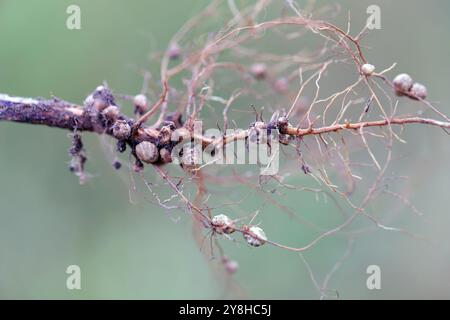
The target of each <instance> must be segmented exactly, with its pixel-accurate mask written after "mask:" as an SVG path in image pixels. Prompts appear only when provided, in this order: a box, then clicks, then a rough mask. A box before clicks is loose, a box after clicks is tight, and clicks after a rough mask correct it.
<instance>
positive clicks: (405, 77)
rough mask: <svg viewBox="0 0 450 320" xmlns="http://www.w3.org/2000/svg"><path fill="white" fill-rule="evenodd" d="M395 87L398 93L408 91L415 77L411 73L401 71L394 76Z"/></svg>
mask: <svg viewBox="0 0 450 320" xmlns="http://www.w3.org/2000/svg"><path fill="white" fill-rule="evenodd" d="M393 83H394V88H395V91H396V92H397V94H403V93H406V92H408V91H409V90H410V89H411V87H412V86H413V79H412V78H411V76H410V75H409V74H406V73H401V74H399V75H397V76H396V77H395V78H394V81H393Z"/></svg>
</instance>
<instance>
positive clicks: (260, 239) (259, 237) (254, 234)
mask: <svg viewBox="0 0 450 320" xmlns="http://www.w3.org/2000/svg"><path fill="white" fill-rule="evenodd" d="M244 239H245V241H247V243H248V244H249V245H251V246H252V247H259V246H262V245H263V244H265V243H266V241H267V236H266V234H265V233H264V230H263V229H261V228H260V227H257V226H251V227H248V228H247V232H246V233H244Z"/></svg>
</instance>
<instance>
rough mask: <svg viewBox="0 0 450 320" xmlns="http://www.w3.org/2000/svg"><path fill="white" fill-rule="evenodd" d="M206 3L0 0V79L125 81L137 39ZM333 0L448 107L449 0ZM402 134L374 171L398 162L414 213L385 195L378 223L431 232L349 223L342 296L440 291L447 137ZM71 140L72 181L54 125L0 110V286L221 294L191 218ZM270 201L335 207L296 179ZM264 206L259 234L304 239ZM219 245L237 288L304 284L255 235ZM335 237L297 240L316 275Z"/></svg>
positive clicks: (63, 294)
mask: <svg viewBox="0 0 450 320" xmlns="http://www.w3.org/2000/svg"><path fill="white" fill-rule="evenodd" d="M207 3H208V1H198V0H197V1H164V0H158V1H157V0H152V1H144V0H140V1H137V0H133V1H117V0H114V1H112V0H108V1H107V0H95V1H88V0H85V1H76V0H71V1H66V0H63V1H60V0H58V1H56V0H54V1H51V0H46V1H25V0H14V1H12V0H11V1H6V0H0V39H1V43H2V49H1V50H0V92H1V93H7V94H9V95H17V96H30V97H36V96H44V97H48V96H50V95H52V94H53V95H56V96H58V97H62V98H64V99H66V100H69V101H74V102H81V101H82V100H83V99H84V98H85V97H86V96H87V95H88V94H89V93H90V92H91V91H92V90H93V89H94V88H95V87H96V86H97V85H99V84H101V83H102V81H104V80H106V81H107V82H108V84H109V85H110V87H112V88H113V89H114V90H115V91H116V92H121V93H129V94H136V93H138V92H139V91H140V88H141V86H142V76H141V70H143V69H149V70H151V71H152V72H154V73H155V74H157V71H158V64H155V63H151V62H150V60H149V53H151V52H156V51H163V50H164V48H165V47H166V45H167V42H168V41H169V40H170V37H171V36H172V35H173V34H174V33H175V32H176V31H177V30H178V29H179V28H180V27H181V26H182V24H183V23H184V22H185V21H186V20H187V19H189V18H190V17H192V16H194V15H196V14H197V13H198V12H199V11H200V10H201V9H202V8H203V7H204V6H205V5H206V4H207ZM246 3H250V1H246ZM300 3H301V4H303V1H300ZM320 3H323V2H319V5H320ZM339 3H340V4H341V6H342V13H341V14H340V16H339V17H338V18H336V20H335V22H336V23H337V24H339V25H341V26H343V27H344V28H345V26H346V18H347V14H346V13H347V11H348V10H350V11H351V14H352V31H353V33H355V32H357V30H360V29H361V28H362V26H363V25H364V23H365V19H366V17H367V14H366V8H367V6H369V5H371V4H378V5H379V6H380V8H381V19H382V22H381V23H382V29H381V30H375V31H373V32H371V33H370V34H369V36H368V38H367V40H366V41H365V44H367V45H368V46H370V48H367V50H368V51H367V52H368V53H367V55H368V57H369V60H370V61H371V62H373V63H374V64H375V65H379V66H389V65H390V64H391V63H392V62H395V61H396V62H398V67H397V69H396V70H407V71H408V72H409V73H411V74H412V75H413V76H414V77H415V78H417V79H420V81H421V82H423V83H426V84H427V87H428V90H429V96H430V99H431V100H432V101H433V102H437V104H438V105H439V106H440V107H441V110H443V111H444V112H445V113H446V114H450V97H449V85H450V82H449V79H450V74H449V70H450V63H449V60H448V59H449V57H450V42H449V41H448V40H449V39H450V20H449V19H448V16H449V13H450V2H448V1H446V0H440V1H438V0H434V1H426V2H425V1H419V0H413V1H406V0H403V1H374V0H370V1H356V0H354V1H339ZM70 4H77V5H79V6H80V8H81V19H82V20H81V21H82V24H81V26H82V29H81V30H78V31H77V30H68V29H67V28H66V25H65V23H66V18H67V14H66V8H67V6H69V5H70ZM217 27H220V25H217ZM211 31H214V30H211ZM405 105H408V102H406V103H405ZM405 138H406V139H407V140H408V142H409V143H408V144H407V145H403V146H398V147H399V148H400V149H399V150H400V151H401V154H402V155H406V156H404V157H402V158H400V159H397V160H396V162H395V163H394V165H393V166H392V168H391V169H390V171H389V173H393V174H405V175H406V174H407V175H409V176H410V180H409V181H408V184H407V185H408V188H409V190H410V193H409V195H410V196H411V198H412V200H413V201H414V204H415V205H416V207H418V208H419V209H420V210H422V211H424V212H425V213H426V216H427V220H426V221H425V220H423V219H418V218H417V217H415V216H414V215H413V214H412V213H411V210H410V209H409V208H403V204H402V203H398V202H399V201H397V207H400V209H396V210H400V211H399V216H400V217H402V218H401V219H397V220H394V221H393V224H394V225H396V226H400V227H404V228H407V229H408V230H413V231H414V232H417V233H420V234H424V235H426V236H431V237H432V243H431V244H428V243H424V242H420V241H416V240H414V239H411V238H408V237H405V236H402V235H400V234H398V233H389V232H386V231H377V232H374V233H369V234H367V235H362V236H361V237H358V238H357V239H356V242H355V246H354V250H353V252H352V254H351V255H350V257H349V259H348V260H346V261H345V262H344V263H343V265H342V268H341V269H340V270H339V271H338V272H337V273H336V274H335V276H334V277H333V278H332V280H331V282H330V286H329V287H330V288H333V289H338V290H339V294H340V297H341V298H344V299H345V298H364V299H377V298H395V297H397V298H450V281H449V270H450V232H449V231H448V230H449V229H450V208H449V205H448V199H447V197H448V196H449V190H450V170H449V163H450V143H449V140H448V136H447V135H445V134H444V133H443V132H442V130H439V129H436V128H426V127H421V126H414V127H410V128H409V129H407V130H406V133H405ZM85 142H86V147H87V150H88V155H89V162H88V169H87V170H88V171H89V172H90V173H92V174H93V178H92V179H91V180H90V182H89V183H88V184H86V185H83V186H80V185H79V183H78V180H77V178H76V177H74V176H73V175H72V174H71V173H70V172H69V170H67V162H68V161H69V158H68V155H67V151H66V150H67V149H68V147H69V138H68V133H67V132H64V131H62V130H55V129H49V128H46V127H38V126H29V125H22V124H13V123H5V122H0V150H1V151H0V297H1V298H7V299H14V298H26V299H37V298H62V299H79V298H100V299H107V298H125V299H133V298H134V299H147V298H150V299H167V298H172V299H174V298H175V299H182V298H192V299H196V298H208V299H215V298H224V297H234V296H235V295H234V293H230V292H227V289H226V286H224V285H223V284H222V283H221V281H218V280H217V277H216V275H215V274H214V273H212V272H211V271H210V268H209V266H208V261H207V260H206V259H205V258H204V256H203V255H202V254H201V253H200V252H199V250H198V248H197V247H196V245H195V243H194V241H193V239H192V234H191V229H190V224H191V221H190V218H189V217H188V216H186V215H183V214H181V215H178V214H175V216H170V215H168V214H167V212H164V210H161V209H159V208H158V207H156V206H153V205H151V204H148V203H147V202H146V201H145V199H144V197H143V196H141V197H139V196H137V199H136V200H135V201H133V203H130V201H129V198H130V196H129V189H130V184H129V183H124V182H123V180H122V178H121V176H120V175H118V174H116V173H115V172H114V170H113V169H112V168H111V166H110V165H109V164H110V162H111V159H110V158H108V156H105V154H104V152H103V151H102V146H101V143H100V141H99V139H98V138H97V137H95V136H93V135H89V134H87V135H85ZM125 176H127V175H126V174H125ZM253 201H254V202H255V203H254V204H255V205H254V206H253V207H252V209H249V210H254V209H255V208H257V205H258V201H260V199H258V198H255V199H254V200H253ZM283 204H285V205H287V206H290V207H292V208H296V209H300V210H304V211H305V212H311V215H312V216H313V217H314V216H318V217H320V218H318V221H319V222H324V221H326V217H327V214H328V211H330V210H334V209H333V205H332V204H331V203H329V204H328V205H326V204H320V205H319V204H317V203H316V201H315V199H314V197H313V196H311V195H309V194H307V195H303V194H298V195H293V196H290V197H287V198H286V199H283ZM376 205H379V206H380V207H381V208H382V210H390V209H392V208H390V207H384V208H383V204H382V203H381V204H376ZM243 210H246V208H243ZM392 210H394V209H392ZM277 214H278V213H277V209H276V208H271V209H267V210H265V211H264V215H263V216H261V217H260V218H261V219H260V220H261V221H263V227H264V229H265V230H266V232H267V233H268V234H269V236H270V237H272V236H273V238H275V239H277V240H279V241H280V242H283V243H289V244H294V245H295V244H303V243H307V242H308V241H309V240H310V239H311V234H309V235H308V234H305V233H301V232H297V231H296V229H295V228H294V227H292V226H290V225H289V219H287V218H286V216H282V217H279V216H278V215H277ZM330 215H331V214H330ZM178 216H179V217H180V218H181V219H179V220H178V219H176V218H177V217H178ZM175 220H177V221H175ZM331 222H332V223H331V224H330V226H332V225H334V222H333V221H331ZM225 247H226V249H227V254H228V255H229V256H230V257H232V258H233V259H236V260H237V261H239V264H240V269H239V271H238V273H237V274H236V275H235V279H236V281H237V283H239V285H240V286H241V287H242V289H243V291H244V292H245V296H246V297H249V298H274V299H277V298H286V299H291V298H292V299H295V298H311V299H316V298H318V297H319V294H318V292H317V290H316V289H315V288H314V285H313V283H312V281H311V279H310V276H309V274H308V272H307V270H306V268H305V266H304V265H303V264H302V262H301V260H300V258H299V257H298V256H297V255H295V254H292V253H289V252H286V251H283V250H279V249H276V248H274V247H269V246H267V247H263V248H260V249H258V250H252V249H251V248H248V247H246V246H244V245H236V244H234V243H225ZM345 248H346V244H345V239H344V238H342V237H331V238H329V239H326V240H324V241H323V242H321V243H320V244H319V245H318V246H316V247H315V248H314V249H313V250H311V251H309V252H307V253H305V257H306V258H307V260H308V262H309V264H310V265H311V268H312V269H313V270H314V273H315V275H316V277H317V278H318V280H319V281H322V279H323V277H324V276H325V275H326V274H327V272H328V271H329V270H330V268H331V267H332V266H333V265H334V263H335V262H336V260H338V259H339V257H340V256H341V255H342V254H343V253H344V251H345ZM71 264H76V265H79V266H80V267H81V271H82V290H73V291H69V290H67V289H66V285H65V284H66V277H67V275H66V273H65V270H66V268H67V266H69V265H71ZM371 264H376V265H379V266H380V267H381V270H382V289H381V290H378V291H377V290H374V291H370V290H368V289H367V288H366V278H367V274H366V268H367V266H368V265H371Z"/></svg>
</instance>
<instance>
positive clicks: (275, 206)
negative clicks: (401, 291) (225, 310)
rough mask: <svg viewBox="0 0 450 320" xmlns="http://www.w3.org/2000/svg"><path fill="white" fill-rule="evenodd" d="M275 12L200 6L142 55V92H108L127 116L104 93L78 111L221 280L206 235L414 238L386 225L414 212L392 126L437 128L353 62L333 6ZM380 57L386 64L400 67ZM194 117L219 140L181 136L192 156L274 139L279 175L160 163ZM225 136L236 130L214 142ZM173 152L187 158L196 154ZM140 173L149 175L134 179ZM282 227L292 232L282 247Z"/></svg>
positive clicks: (307, 245)
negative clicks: (395, 168) (153, 70)
mask: <svg viewBox="0 0 450 320" xmlns="http://www.w3.org/2000/svg"><path fill="white" fill-rule="evenodd" d="M280 3H281V2H279V1H276V2H274V3H273V4H272V3H271V1H267V0H260V1H257V2H256V4H255V5H253V6H250V7H245V8H240V7H238V6H237V5H236V4H235V3H234V1H228V2H226V3H222V2H221V1H213V2H212V3H211V4H210V5H209V6H208V7H207V8H205V9H204V10H203V11H202V12H201V13H199V14H198V15H196V16H195V17H194V18H193V19H192V20H190V21H188V22H187V23H186V24H185V25H184V27H183V28H182V29H181V30H180V31H179V32H177V33H176V34H175V35H174V37H173V38H172V40H171V41H170V43H169V45H168V48H167V50H166V51H165V52H163V53H161V54H154V55H153V58H152V59H153V60H155V61H156V60H158V61H160V63H161V66H160V76H155V75H153V74H150V73H149V72H145V83H144V87H143V90H142V92H140V93H139V94H138V95H136V96H121V98H122V99H125V100H130V101H132V102H133V105H134V110H133V111H134V116H132V117H130V118H128V117H126V116H124V115H123V113H122V112H120V110H119V109H118V107H117V104H116V103H115V101H114V98H113V96H112V94H110V91H105V88H104V87H101V88H99V89H98V90H96V92H94V93H93V94H92V95H91V96H90V97H89V98H88V100H87V103H86V104H85V107H86V109H87V110H88V112H91V113H92V117H97V120H95V119H93V120H92V121H93V122H95V123H100V124H101V128H100V130H103V131H105V132H107V133H108V134H109V135H111V136H113V137H114V138H115V139H117V141H118V142H117V151H118V152H120V153H122V152H124V151H125V150H126V149H127V147H129V148H130V150H131V152H130V154H131V156H132V159H134V160H133V164H132V165H131V167H132V169H133V170H134V171H136V172H138V173H140V176H141V177H142V179H143V180H142V181H143V182H144V189H145V190H147V191H149V192H150V195H151V197H150V198H149V199H150V201H151V202H152V203H155V204H157V205H159V206H161V207H162V208H164V209H165V210H166V211H168V212H169V213H170V214H171V215H174V213H173V212H174V211H176V210H181V211H183V212H187V213H189V214H190V215H191V216H192V217H193V219H194V230H195V233H196V235H197V242H198V243H199V246H200V247H201V248H202V250H206V249H205V248H206V247H209V248H210V249H209V250H207V251H208V252H209V254H210V255H211V257H215V256H216V254H217V252H219V253H220V255H221V258H220V259H218V261H220V262H221V263H222V265H223V267H224V270H226V271H227V272H228V273H230V274H231V273H234V272H236V271H237V266H238V264H237V262H236V261H233V260H231V259H230V258H229V257H227V256H225V254H224V249H223V248H222V246H221V244H220V243H219V241H218V239H228V240H232V241H235V242H243V243H246V244H248V245H249V247H252V248H260V247H268V246H269V245H270V246H274V247H277V248H281V249H285V250H289V251H292V252H297V253H300V252H303V251H306V250H308V249H311V248H313V247H314V246H315V245H316V244H318V243H320V242H321V241H322V240H324V239H326V238H328V237H332V236H336V235H341V236H342V237H344V238H347V239H348V241H349V243H352V241H353V239H354V238H355V237H356V235H358V236H360V235H362V234H364V233H366V232H370V231H371V230H377V229H383V230H387V231H390V232H399V233H402V234H405V235H408V236H412V237H419V236H417V235H414V234H412V233H410V232H409V231H407V230H403V229H401V228H398V227H395V226H393V225H395V214H396V212H398V211H399V210H400V209H401V208H402V207H404V206H405V205H406V206H409V207H410V208H411V210H412V211H413V212H414V213H416V214H417V215H418V216H421V215H422V214H421V213H420V211H419V210H418V209H417V208H415V207H414V206H413V205H412V204H411V202H410V201H409V200H408V197H407V194H405V193H404V192H403V191H402V188H401V187H402V183H403V182H404V181H405V178H404V177H395V176H390V177H387V176H386V173H387V172H388V171H390V170H389V167H390V166H391V165H392V160H393V159H395V158H396V157H398V156H399V155H396V154H395V153H394V150H395V148H394V146H395V144H397V143H403V142H404V140H403V138H402V133H403V129H404V127H405V126H406V125H407V124H408V123H415V121H417V122H419V120H417V119H416V118H415V117H416V116H419V115H424V114H425V115H427V117H428V118H435V119H436V121H435V120H431V121H435V122H433V123H432V124H435V125H436V124H437V125H439V126H441V124H442V125H443V126H442V127H443V128H444V126H445V125H446V124H445V123H444V121H448V118H447V116H445V115H444V114H443V113H441V112H440V111H439V110H438V109H437V108H436V107H435V106H433V105H432V104H431V103H430V102H429V101H428V100H426V98H427V90H426V88H425V86H424V85H422V84H419V83H415V82H414V81H413V80H412V79H411V77H410V76H408V75H406V74H400V75H399V76H395V74H392V70H393V69H394V68H395V64H394V63H393V64H392V65H391V66H376V61H370V62H369V61H367V60H366V58H365V55H364V51H365V48H364V46H363V43H362V42H363V38H364V36H365V35H366V33H367V32H366V30H365V29H363V30H361V31H359V32H356V33H355V32H354V31H353V30H352V27H353V26H351V25H350V23H348V24H347V25H345V26H343V27H340V26H335V25H333V24H332V23H331V22H329V21H328V19H329V18H330V17H331V18H332V17H333V15H334V14H335V12H336V9H337V8H336V7H334V6H328V7H322V8H318V9H317V10H312V9H311V8H309V9H308V10H309V11H307V12H306V11H303V10H302V8H301V7H300V6H299V5H297V4H296V3H295V2H294V1H291V0H290V1H285V2H283V3H284V4H283V5H281V4H280ZM225 17H227V19H228V20H227V21H224V24H223V28H222V29H220V30H218V31H217V32H215V33H213V32H212V31H213V30H211V29H210V28H211V24H213V23H214V21H217V19H219V18H220V20H221V21H222V20H223V19H225ZM392 54H393V57H392V59H393V61H395V60H396V59H398V58H399V57H401V54H395V52H393V53H392ZM390 79H392V80H390ZM408 98H410V99H408ZM98 117H100V118H101V121H100V122H98ZM407 118H408V119H409V120H405V119H407ZM181 119H183V121H182V120H181ZM197 120H202V121H203V128H204V129H205V128H218V129H220V130H221V132H223V133H222V134H221V135H220V136H215V137H206V136H202V134H203V132H200V137H198V136H197V137H194V138H196V139H198V140H199V141H200V145H201V148H200V152H201V151H202V150H204V149H206V148H207V147H208V146H210V145H213V146H214V147H215V148H214V152H217V150H222V149H224V148H223V147H224V146H225V145H227V144H232V143H239V142H244V143H248V142H249V140H251V139H253V140H256V141H257V142H258V143H260V144H266V143H267V139H260V137H261V135H260V133H261V132H265V133H268V134H269V135H270V134H271V131H272V130H278V131H279V138H278V139H279V142H280V143H281V147H280V148H279V149H277V151H276V152H277V154H275V155H274V156H276V157H278V158H279V159H280V165H279V169H278V171H277V172H276V173H273V174H269V175H261V174H260V169H261V168H260V167H261V166H258V165H242V164H236V163H234V164H230V165H215V164H214V163H213V162H211V163H202V164H201V165H199V166H195V167H192V166H183V167H180V166H171V165H164V166H163V165H161V164H168V163H171V162H172V160H173V159H172V156H171V153H172V149H173V148H174V147H175V146H176V145H177V144H179V143H181V142H182V141H183V140H184V135H183V134H181V135H180V139H178V140H173V139H170V136H171V134H172V133H173V132H174V131H175V130H179V129H182V130H184V131H183V132H185V133H188V134H189V133H190V134H192V133H193V131H194V129H193V128H194V123H195V122H196V121H197ZM427 121H428V120H427ZM440 121H442V122H440ZM403 124H405V125H403ZM233 128H242V130H241V131H237V132H233V133H230V134H228V133H225V132H226V130H227V129H233ZM74 137H75V136H74ZM76 140H77V139H75V138H74V141H75V142H76ZM76 144H77V145H78V146H79V144H78V143H76ZM73 149H74V150H73V152H72V151H71V154H72V155H73V156H74V158H75V159H76V160H75V167H76V168H77V169H76V172H78V171H79V170H82V167H83V164H84V160H83V159H84V156H83V153H82V148H81V147H77V148H73ZM181 156H184V157H187V158H193V157H195V152H194V151H193V150H191V151H189V152H188V153H186V152H185V153H184V155H183V154H181ZM226 157H227V159H230V158H233V157H236V153H235V152H233V151H232V152H227V154H226ZM231 162H232V161H231ZM146 164H148V165H147V166H146V167H147V168H151V169H152V170H150V173H149V175H151V172H153V174H154V175H153V176H149V175H145V174H144V171H143V169H144V165H146ZM163 186H165V188H162V187H163ZM135 189H136V181H134V182H133V190H135ZM311 197H312V198H313V199H315V200H316V206H317V210H314V212H310V211H311V210H312V209H311V207H309V209H308V212H305V210H303V209H302V208H303V206H302V203H304V202H307V203H310V202H311ZM255 199H257V201H255ZM375 199H379V200H380V203H385V204H386V205H387V206H390V208H389V210H381V211H383V212H385V211H387V212H389V213H388V214H387V215H383V214H382V213H380V212H378V211H377V212H374V210H375V209H374V208H371V207H369V204H370V203H371V202H373V200H375ZM378 207H379V206H378ZM256 213H258V215H257V219H258V222H257V223H256V221H255V217H256ZM324 215H325V216H326V218H324V217H323V216H324ZM274 216H275V217H276V218H277V224H276V225H274V224H273V223H268V224H267V225H265V222H264V221H265V219H264V218H265V217H267V218H270V219H268V220H270V221H273V217H274ZM323 221H330V222H328V223H325V222H323ZM293 228H295V231H294V230H293ZM284 229H285V230H289V232H287V233H286V234H291V235H293V234H294V235H297V236H295V237H294V238H292V237H291V238H285V237H284V234H285V233H283V231H280V230H284ZM362 231H365V232H362ZM276 238H284V239H285V241H286V242H288V241H289V242H292V243H296V242H297V243H300V244H297V245H291V244H286V245H285V244H281V243H278V242H276V241H275V239H276ZM207 239H209V240H210V245H209V246H208V245H205V242H206V240H207ZM215 248H216V250H215ZM344 251H345V252H347V251H346V250H343V252H342V253H343V257H345V256H346V253H344ZM302 259H303V256H302ZM305 263H306V262H305ZM306 265H307V264H306ZM307 266H308V265H307ZM335 267H336V266H334V267H333V268H332V270H333V271H332V272H334V271H335V269H336V268H335ZM308 268H309V266H308ZM330 274H331V273H330ZM328 280H329V275H328V276H327V277H326V280H325V281H324V284H323V285H321V286H319V287H318V289H319V291H320V294H321V295H322V296H323V295H327V291H328V289H327V287H326V285H327V282H328Z"/></svg>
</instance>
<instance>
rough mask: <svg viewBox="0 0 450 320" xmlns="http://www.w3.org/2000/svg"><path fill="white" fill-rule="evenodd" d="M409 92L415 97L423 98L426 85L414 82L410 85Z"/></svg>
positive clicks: (425, 95)
mask: <svg viewBox="0 0 450 320" xmlns="http://www.w3.org/2000/svg"><path fill="white" fill-rule="evenodd" d="M410 94H411V95H413V96H414V97H415V98H416V99H419V100H424V99H426V97H427V95H428V92H427V87H425V86H424V85H423V84H421V83H414V84H413V86H412V87H411V90H410Z"/></svg>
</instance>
